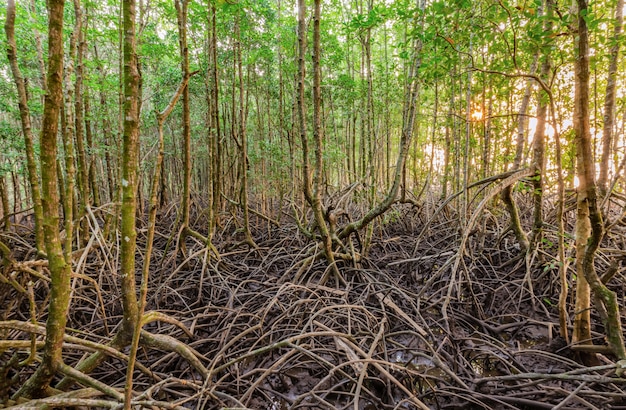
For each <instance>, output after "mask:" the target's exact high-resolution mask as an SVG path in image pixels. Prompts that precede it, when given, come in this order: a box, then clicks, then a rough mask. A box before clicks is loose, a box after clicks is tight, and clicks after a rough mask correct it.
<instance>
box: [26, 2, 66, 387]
mask: <svg viewBox="0 0 626 410" xmlns="http://www.w3.org/2000/svg"><path fill="white" fill-rule="evenodd" d="M64 4H65V1H64V0H48V3H47V6H48V77H47V86H48V92H47V93H46V97H45V103H44V114H43V123H42V131H41V142H40V143H41V154H40V160H41V179H42V206H43V231H44V238H45V244H46V253H47V255H48V269H49V270H50V304H49V306H48V319H47V321H46V336H45V345H44V350H43V358H42V361H41V364H40V365H39V367H38V368H37V371H36V372H35V373H34V374H33V375H32V377H31V378H30V379H29V380H28V381H27V382H26V383H25V384H24V385H23V386H22V387H21V388H20V389H19V390H18V392H17V393H16V394H15V397H22V396H23V397H41V396H44V395H46V394H47V393H48V389H49V386H50V381H51V380H52V378H53V377H54V374H55V372H56V370H57V368H58V366H59V365H60V364H62V363H63V359H62V347H63V336H64V335H65V325H66V323H67V314H68V310H69V305H70V278H71V275H72V268H71V266H70V264H69V263H68V262H67V260H66V259H65V257H64V255H63V246H62V244H61V238H60V235H59V195H58V192H59V191H58V190H59V187H58V185H57V167H56V161H57V132H58V128H59V111H60V108H61V104H62V94H63V7H64Z"/></svg>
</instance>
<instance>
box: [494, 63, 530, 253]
mask: <svg viewBox="0 0 626 410" xmlns="http://www.w3.org/2000/svg"><path fill="white" fill-rule="evenodd" d="M538 58H539V52H536V53H535V55H534V57H533V62H532V64H531V67H530V71H529V73H530V75H534V74H535V72H536V71H537V61H538ZM532 81H533V80H532V79H530V78H529V79H528V80H527V81H526V89H525V90H524V96H523V97H522V102H521V104H520V108H519V112H518V118H517V139H516V141H515V159H514V160H513V166H512V167H511V169H519V168H520V166H521V165H522V159H523V154H524V144H525V139H524V137H525V136H526V124H527V123H528V121H527V119H526V112H527V111H528V105H529V103H530V90H531V84H532ZM502 201H503V202H504V204H505V205H506V208H507V211H508V212H509V216H510V218H511V224H510V229H511V230H512V231H513V233H514V234H515V237H516V238H517V242H518V243H519V245H520V248H521V251H522V253H523V252H526V250H527V249H528V246H529V241H528V236H527V235H526V232H524V230H523V228H522V223H521V221H520V216H519V209H518V207H517V203H516V202H515V200H514V199H513V187H512V186H507V187H505V188H504V190H503V191H502Z"/></svg>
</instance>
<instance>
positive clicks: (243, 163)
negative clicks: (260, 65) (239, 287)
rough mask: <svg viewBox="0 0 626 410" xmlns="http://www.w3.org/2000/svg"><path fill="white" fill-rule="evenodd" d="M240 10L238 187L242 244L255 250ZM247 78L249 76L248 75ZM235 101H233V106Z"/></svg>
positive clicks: (237, 48) (237, 50) (237, 36)
mask: <svg viewBox="0 0 626 410" xmlns="http://www.w3.org/2000/svg"><path fill="white" fill-rule="evenodd" d="M240 14H241V10H239V11H238V12H237V16H235V59H236V61H237V64H236V65H237V79H238V84H239V87H238V91H239V104H238V106H239V113H238V114H239V121H238V123H237V124H238V126H239V129H238V131H237V133H238V134H239V154H240V158H239V167H240V173H241V175H240V177H241V179H240V181H241V186H240V187H239V198H240V205H241V211H242V213H243V232H244V235H245V239H244V242H245V243H247V244H248V245H249V246H250V247H252V248H256V247H257V245H256V243H255V242H254V239H252V234H251V233H250V213H249V211H248V170H249V169H248V168H249V162H248V134H247V130H246V127H247V117H248V110H247V103H246V95H247V94H246V93H245V88H244V82H243V67H242V61H241V59H242V56H241V32H240V27H239V19H240V18H241V15H240ZM248 78H249V75H248ZM234 103H235V100H233V104H234Z"/></svg>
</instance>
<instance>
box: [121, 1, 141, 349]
mask: <svg viewBox="0 0 626 410" xmlns="http://www.w3.org/2000/svg"><path fill="white" fill-rule="evenodd" d="M122 16H123V30H124V40H123V56H124V72H123V84H124V104H123V110H124V115H123V118H124V121H123V127H124V128H123V133H124V135H123V142H122V143H123V146H122V208H121V215H122V222H121V234H122V240H121V263H120V274H121V284H122V305H123V308H124V317H123V322H122V329H121V330H120V335H121V336H120V337H121V339H124V340H125V341H126V342H129V341H130V339H131V337H132V334H133V329H134V328H135V326H136V325H137V312H138V306H137V295H136V289H135V249H136V241H137V230H136V227H135V224H136V221H135V215H136V210H137V197H136V192H137V168H138V150H139V108H140V107H139V103H140V100H139V82H140V79H141V77H140V73H139V63H138V58H137V54H136V53H137V52H136V49H137V44H136V39H135V20H136V3H135V0H124V1H123V4H122Z"/></svg>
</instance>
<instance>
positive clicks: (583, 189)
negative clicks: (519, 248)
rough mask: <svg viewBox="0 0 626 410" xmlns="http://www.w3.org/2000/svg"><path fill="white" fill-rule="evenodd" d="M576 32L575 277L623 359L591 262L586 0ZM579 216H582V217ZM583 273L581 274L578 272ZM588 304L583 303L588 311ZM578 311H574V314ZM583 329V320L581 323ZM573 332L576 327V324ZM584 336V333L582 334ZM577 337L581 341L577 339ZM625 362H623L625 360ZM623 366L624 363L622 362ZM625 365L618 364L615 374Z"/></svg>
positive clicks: (614, 310) (615, 315) (613, 317)
mask: <svg viewBox="0 0 626 410" xmlns="http://www.w3.org/2000/svg"><path fill="white" fill-rule="evenodd" d="M577 4H578V33H577V39H578V43H577V58H576V63H575V95H574V101H575V112H574V131H575V133H576V145H577V153H576V154H577V162H578V165H577V171H578V178H579V181H580V184H579V187H578V206H577V208H578V218H579V221H578V222H577V227H576V243H577V254H576V259H577V260H576V262H577V267H580V270H577V272H578V276H577V277H578V280H580V279H581V276H584V278H585V279H586V281H587V283H588V284H589V287H590V288H591V292H592V294H593V301H594V306H595V308H596V309H597V311H598V313H599V314H600V317H601V319H602V322H603V325H604V330H605V333H606V338H607V342H608V343H609V346H610V347H611V349H612V350H613V353H614V354H615V355H616V356H617V358H618V359H619V360H622V361H624V360H626V350H625V348H624V339H623V334H622V326H621V321H620V313H619V306H618V304H617V298H616V295H615V292H613V291H611V290H609V289H607V287H606V286H605V285H604V284H603V283H602V281H601V280H600V277H599V276H598V274H597V273H596V270H595V266H594V259H595V252H596V250H597V248H598V246H599V245H600V241H601V240H602V237H603V235H604V224H603V222H602V215H601V213H600V210H599V209H598V198H597V192H596V183H595V164H594V160H593V151H592V143H591V141H592V139H591V130H590V124H589V117H590V113H589V32H588V28H587V20H586V19H587V17H588V16H587V14H588V13H589V9H588V5H587V0H578V1H577ZM580 219H584V221H581V220H580ZM581 274H582V275H581ZM576 296H577V303H576V309H577V310H576V312H577V313H578V312H580V310H578V309H579V308H581V307H582V305H581V304H579V303H578V298H579V297H580V298H583V299H584V298H585V296H586V295H584V294H583V295H578V294H577V295H576ZM588 308H589V305H587V306H586V307H585V310H586V311H588V310H589V309H588ZM579 315H580V313H578V314H577V317H578V316H579ZM580 325H581V327H582V329H580V330H584V331H586V329H585V328H584V326H585V325H586V324H585V323H582V321H581V323H580ZM574 330H575V334H576V330H577V329H576V327H575V329H574ZM582 336H586V334H582ZM579 341H582V340H580V339H579ZM624 364H626V363H624ZM625 367H626V366H625ZM623 371H624V369H623V368H619V369H618V374H621V373H623Z"/></svg>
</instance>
